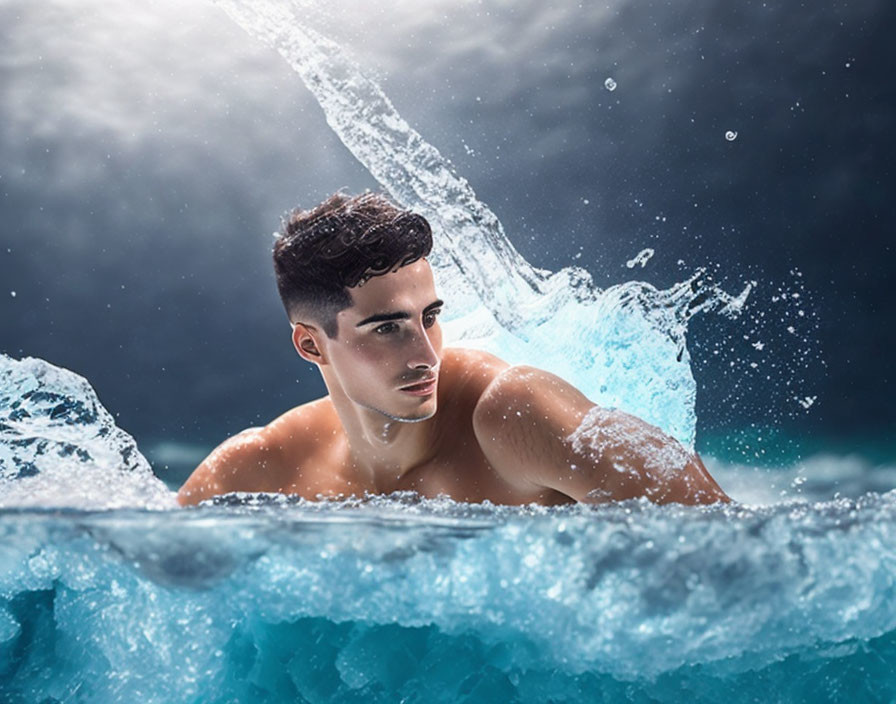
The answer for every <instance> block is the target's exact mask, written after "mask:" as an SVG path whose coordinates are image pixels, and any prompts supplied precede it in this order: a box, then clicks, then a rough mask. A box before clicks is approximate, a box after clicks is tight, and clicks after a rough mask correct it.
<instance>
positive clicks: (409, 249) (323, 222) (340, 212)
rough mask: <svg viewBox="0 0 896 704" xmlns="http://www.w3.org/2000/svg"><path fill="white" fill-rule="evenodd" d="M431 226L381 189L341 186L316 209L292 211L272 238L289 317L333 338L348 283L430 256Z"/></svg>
mask: <svg viewBox="0 0 896 704" xmlns="http://www.w3.org/2000/svg"><path fill="white" fill-rule="evenodd" d="M431 249H432V231H431V229H430V227H429V223H428V222H427V221H426V218H424V217H423V216H422V215H417V214H416V213H412V212H410V211H407V210H401V209H400V208H398V207H396V206H395V205H394V204H393V203H392V202H391V201H389V200H388V199H387V198H385V197H384V196H382V195H379V194H376V193H364V194H362V195H359V196H354V197H351V196H347V195H345V194H343V193H336V194H334V195H332V196H330V197H329V198H328V199H327V200H325V201H324V202H323V203H321V204H320V205H318V206H317V207H316V208H313V209H312V210H298V209H297V210H294V211H293V212H292V213H291V214H290V216H289V217H288V218H287V219H286V220H285V221H284V223H283V227H282V229H281V232H280V236H279V237H278V239H277V242H276V244H275V245H274V272H275V274H276V276H277V288H278V290H279V291H280V298H281V299H282V300H283V306H284V307H285V308H286V314H287V316H288V317H289V320H290V322H292V323H293V324H295V323H305V324H311V325H315V326H317V327H319V328H320V329H322V330H323V331H324V332H325V333H326V335H327V337H330V338H334V337H336V332H337V330H336V314H337V313H338V312H339V311H341V310H343V309H344V308H347V307H348V306H350V305H351V297H350V295H349V291H348V289H350V288H354V287H356V286H358V285H360V284H363V283H364V282H365V281H367V280H368V279H369V278H370V277H372V276H380V275H382V274H386V273H388V272H390V271H395V270H397V269H399V268H401V267H402V266H405V265H407V264H410V263H412V262H415V261H417V260H418V259H422V258H423V257H426V256H427V255H428V254H429V252H430V250H431Z"/></svg>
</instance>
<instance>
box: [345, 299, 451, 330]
mask: <svg viewBox="0 0 896 704" xmlns="http://www.w3.org/2000/svg"><path fill="white" fill-rule="evenodd" d="M443 305H445V301H442V300H437V301H433V302H432V303H430V304H429V305H428V306H426V308H424V309H423V315H426V314H427V313H429V311H431V310H435V309H436V308H441V307H442V306H443ZM410 317H411V314H410V313H408V312H406V311H396V312H395V313H376V314H375V315H371V316H369V317H367V318H364V320H362V321H361V322H360V323H357V324H356V325H355V327H356V328H360V327H362V326H364V325H370V324H371V323H384V322H388V321H390V320H408V319H409V318H410Z"/></svg>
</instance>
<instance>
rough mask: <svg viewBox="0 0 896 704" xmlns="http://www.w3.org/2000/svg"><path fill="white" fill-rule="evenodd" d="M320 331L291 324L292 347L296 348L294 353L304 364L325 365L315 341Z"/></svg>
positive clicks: (308, 326)
mask: <svg viewBox="0 0 896 704" xmlns="http://www.w3.org/2000/svg"><path fill="white" fill-rule="evenodd" d="M320 335H321V331H320V330H318V329H317V328H315V327H313V326H311V325H305V324H304V323H293V326H292V345H293V347H295V348H296V352H298V353H299V356H300V357H301V358H302V359H304V360H305V361H306V362H311V363H312V364H317V365H321V364H326V363H327V360H326V358H325V357H324V355H323V353H322V351H321V348H320V345H318V343H317V341H318V339H319V336H320Z"/></svg>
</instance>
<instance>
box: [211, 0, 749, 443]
mask: <svg viewBox="0 0 896 704" xmlns="http://www.w3.org/2000/svg"><path fill="white" fill-rule="evenodd" d="M217 4H218V5H219V6H221V7H222V8H223V10H224V11H225V12H226V13H227V14H228V15H229V16H230V17H231V18H232V19H233V20H234V21H235V22H236V23H237V24H238V25H240V26H241V27H242V28H243V29H244V30H246V32H248V33H249V34H250V35H251V36H253V37H255V38H257V39H259V40H261V41H263V42H264V43H266V44H268V45H269V46H271V47H273V48H275V49H276V50H277V51H278V52H279V53H280V54H281V55H282V56H283V57H284V58H285V59H286V61H287V62H288V63H289V65H290V66H292V68H293V69H295V71H296V72H297V73H298V74H299V75H300V76H301V78H302V80H303V81H304V83H305V85H306V86H307V87H308V88H309V90H311V91H312V93H313V94H314V96H315V98H316V99H317V101H318V103H319V104H320V106H321V107H322V108H323V110H324V113H325V115H326V119H327V122H328V124H329V125H330V127H332V129H333V130H334V131H335V132H336V134H337V135H338V136H339V138H340V139H341V140H342V142H343V143H344V144H345V146H346V147H348V149H349V150H350V151H351V152H352V154H354V155H355V157H356V158H357V159H358V160H359V161H360V162H361V163H362V164H363V165H364V166H365V167H366V168H367V169H368V171H370V173H371V174H372V175H373V176H374V177H375V178H376V179H377V181H379V183H380V184H382V186H383V187H384V188H385V189H386V190H387V191H388V192H389V193H390V194H391V195H392V196H393V197H394V198H395V199H396V200H397V201H398V202H399V203H401V204H402V205H404V206H405V207H407V208H411V209H414V210H416V211H418V212H421V213H423V214H424V215H425V216H426V217H427V218H428V219H429V220H430V222H431V223H432V224H433V228H434V231H435V233H436V237H435V238H434V239H435V242H434V250H433V255H432V263H433V267H434V270H435V274H436V282H437V285H438V286H439V288H441V289H442V290H445V291H451V296H452V297H451V300H450V301H449V306H448V309H447V311H446V314H447V317H446V320H447V323H446V326H445V329H446V334H447V339H448V340H449V342H453V343H455V344H462V345H465V346H470V347H478V348H481V349H484V350H486V351H489V352H492V353H494V354H496V355H498V356H500V357H502V358H504V359H506V360H507V361H509V362H511V363H515V364H532V365H535V366H538V367H541V368H543V369H547V370H548V371H551V372H553V373H555V374H557V375H559V376H561V377H563V378H565V379H567V380H568V381H570V382H571V383H573V384H574V385H575V386H577V387H578V388H579V389H580V390H581V391H582V392H583V393H584V394H585V395H586V396H588V397H589V398H590V399H591V400H593V401H594V402H596V403H598V404H601V405H603V406H607V407H612V408H621V409H623V410H626V411H628V412H631V413H634V414H635V415H638V416H640V417H642V418H644V419H645V420H647V421H648V422H650V423H653V424H654V425H657V426H659V427H660V428H662V429H663V430H665V431H666V432H667V433H669V434H670V435H672V436H673V437H675V438H677V439H678V440H679V441H681V442H682V443H683V444H685V445H687V446H688V447H693V444H694V439H695V433H696V416H695V413H694V401H695V395H696V386H695V383H694V379H693V376H692V375H691V370H690V364H689V356H688V353H687V347H686V344H685V331H686V326H687V320H688V318H689V317H690V316H691V315H693V314H694V313H695V312H697V311H702V310H718V311H721V312H723V313H726V314H735V313H737V312H739V310H740V308H741V307H742V306H743V304H744V302H745V300H746V298H747V296H748V295H749V291H750V287H749V286H747V288H745V289H744V291H743V292H742V293H741V294H740V295H739V296H738V297H737V298H734V297H732V296H730V295H728V294H727V293H725V292H724V291H722V290H721V289H719V288H717V287H714V286H711V285H708V284H706V283H705V282H704V280H703V272H702V271H697V272H696V273H695V274H694V275H693V276H692V277H691V278H689V279H688V280H686V281H684V282H682V283H680V284H678V285H676V286H673V287H672V288H670V289H668V290H666V291H658V290H657V289H655V288H654V287H653V286H650V285H649V284H646V283H642V282H627V283H624V284H621V285H619V286H613V287H611V288H609V289H607V290H604V291H602V290H600V289H598V288H597V287H596V286H595V285H594V283H593V281H592V278H591V275H590V274H589V273H588V272H587V271H585V270H583V269H581V268H577V267H568V268H565V269H562V270H561V271H558V272H555V273H551V272H548V271H546V270H543V269H537V268H534V267H532V266H531V265H530V264H529V263H528V262H527V261H526V260H525V259H524V258H523V257H522V256H521V255H520V254H519V253H518V252H517V251H516V250H515V249H514V247H513V245H512V244H511V243H510V241H509V240H508V239H507V237H506V236H505V234H504V230H503V228H502V226H501V223H500V222H499V221H498V218H497V217H496V216H495V214H494V213H493V212H492V211H491V210H490V209H489V208H488V207H487V206H486V205H485V204H483V203H481V202H480V201H478V200H477V199H476V196H475V194H474V193H473V190H472V189H471V188H470V185H469V184H468V183H467V181H466V180H464V179H463V178H461V177H459V176H457V175H456V174H454V173H453V172H452V170H451V168H450V167H449V164H448V162H447V160H446V159H445V158H443V157H442V156H441V154H439V152H438V150H437V149H435V147H433V146H432V145H430V144H428V143H427V142H426V141H425V140H424V139H423V138H422V137H421V136H420V135H419V134H418V133H417V132H416V131H415V130H413V129H412V128H411V127H410V126H409V125H408V124H407V122H405V121H404V120H403V119H402V118H401V116H400V115H399V114H398V112H397V111H396V110H395V108H394V107H393V105H392V103H391V102H390V101H389V99H388V98H387V97H386V96H385V94H384V93H383V91H382V90H381V89H380V87H379V86H378V85H377V84H376V83H375V82H374V81H372V80H370V79H369V78H367V77H365V76H364V75H363V74H362V72H361V70H360V69H359V68H358V67H357V66H356V65H355V64H354V63H353V62H352V61H351V59H350V58H348V56H347V55H346V54H345V52H344V51H343V50H342V49H341V48H340V47H339V46H338V45H337V44H335V43H334V42H332V41H330V40H329V39H327V38H326V37H323V36H321V35H320V34H319V33H318V32H316V31H315V30H313V29H311V28H309V27H307V26H305V25H304V24H303V23H302V21H301V20H300V19H299V18H298V12H297V10H293V11H291V10H290V9H289V8H287V7H284V6H283V5H282V4H281V3H277V2H271V1H269V0H256V1H255V2H251V3H243V2H233V1H231V0H217Z"/></svg>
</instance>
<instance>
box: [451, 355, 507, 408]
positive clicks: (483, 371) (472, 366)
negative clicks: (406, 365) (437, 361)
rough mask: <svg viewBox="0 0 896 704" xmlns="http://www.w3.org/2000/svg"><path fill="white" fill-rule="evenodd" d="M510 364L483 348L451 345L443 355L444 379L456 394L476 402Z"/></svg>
mask: <svg viewBox="0 0 896 704" xmlns="http://www.w3.org/2000/svg"><path fill="white" fill-rule="evenodd" d="M509 367H510V365H509V364H508V363H507V362H505V361H504V360H503V359H501V358H499V357H496V356H495V355H493V354H490V353H488V352H483V351H481V350H473V349H467V348H463V347H449V348H447V349H446V350H445V353H444V355H443V357H442V379H443V381H445V382H447V386H448V387H449V388H450V389H451V390H452V391H453V392H455V393H456V394H458V395H462V396H463V397H464V398H467V399H470V400H473V402H474V403H475V402H476V401H478V400H479V398H480V397H481V396H482V394H483V393H484V392H485V390H486V388H488V386H489V384H491V383H492V381H494V380H495V378H496V377H498V376H499V375H500V374H501V373H502V372H504V371H505V370H506V369H508V368H509Z"/></svg>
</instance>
